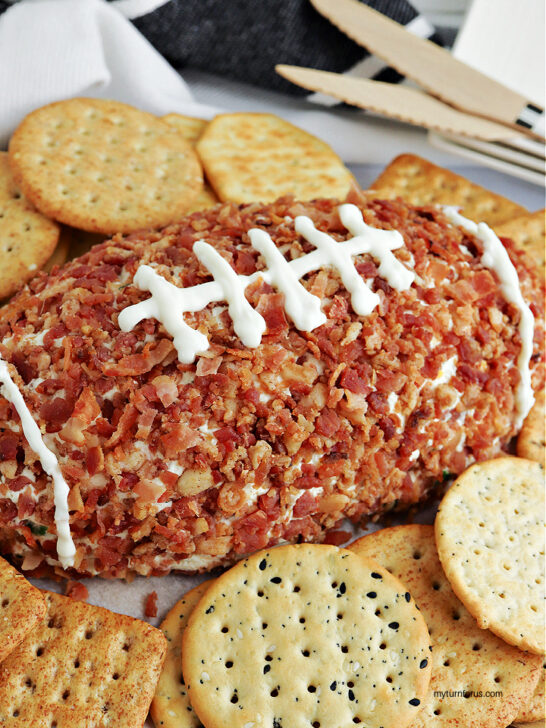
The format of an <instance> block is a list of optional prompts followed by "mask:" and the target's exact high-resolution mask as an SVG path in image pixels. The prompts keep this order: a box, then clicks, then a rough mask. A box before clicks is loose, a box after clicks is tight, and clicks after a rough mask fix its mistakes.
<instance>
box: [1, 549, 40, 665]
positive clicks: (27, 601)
mask: <svg viewBox="0 0 546 728" xmlns="http://www.w3.org/2000/svg"><path fill="white" fill-rule="evenodd" d="M45 611H46V604H45V600H44V598H43V596H42V593H41V592H40V590H39V589H36V587H34V586H32V584H30V583H29V582H28V581H27V580H26V579H25V577H24V576H23V575H22V574H20V573H19V572H18V571H17V570H16V569H14V568H13V566H10V565H9V564H8V562H7V561H4V559H2V558H0V662H2V660H4V659H5V658H6V657H7V656H8V655H9V654H10V652H12V650H14V649H15V648H16V647H17V645H18V644H19V643H20V642H22V641H23V640H24V638H25V637H26V635H27V634H28V633H29V632H30V631H31V630H32V629H33V628H34V626H35V625H36V624H37V623H38V622H39V621H40V619H42V618H43V616H44V614H45Z"/></svg>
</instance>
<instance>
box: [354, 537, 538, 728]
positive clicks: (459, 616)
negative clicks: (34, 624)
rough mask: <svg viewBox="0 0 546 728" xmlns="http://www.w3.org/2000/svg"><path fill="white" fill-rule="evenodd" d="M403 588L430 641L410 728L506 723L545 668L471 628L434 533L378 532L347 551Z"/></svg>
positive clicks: (494, 726) (482, 726)
mask: <svg viewBox="0 0 546 728" xmlns="http://www.w3.org/2000/svg"><path fill="white" fill-rule="evenodd" d="M349 549H350V550H351V551H354V552H355V553H357V554H360V555H362V556H366V557H369V558H373V559H375V560H376V561H378V562H379V563H380V564H381V565H382V566H384V567H385V568H386V569H387V570H388V571H390V573H391V574H394V576H396V577H397V578H398V579H400V580H401V581H403V582H404V583H405V584H406V586H407V587H408V589H409V590H410V592H411V594H412V596H413V598H414V599H415V601H416V603H417V604H418V605H419V608H420V610H421V614H422V615H423V617H424V619H425V622H426V623H427V627H428V630H429V634H430V637H431V640H432V657H431V659H432V677H431V681H430V686H429V689H428V694H427V696H426V697H425V699H424V700H423V706H422V710H421V712H420V713H419V715H418V716H417V717H416V718H415V720H414V721H413V722H412V724H411V726H412V728H429V727H430V728H440V727H441V726H443V727H445V728H448V727H453V728H455V726H463V725H464V726H465V728H497V726H501V725H502V726H506V725H509V724H510V723H511V721H512V720H513V719H514V718H515V716H516V715H517V714H518V713H519V712H520V711H521V709H522V708H523V706H524V705H525V704H526V702H527V700H528V699H529V695H530V694H531V692H532V691H533V689H534V687H535V685H536V684H537V681H538V679H539V674H540V672H541V663H542V660H541V658H540V657H539V656H537V655H530V654H529V653H523V652H521V650H519V649H517V648H516V647H512V646H511V645H507V644H506V643H505V642H503V641H502V640H501V639H500V638H499V637H497V636H495V635H494V634H493V633H492V632H489V631H488V630H482V629H480V628H479V627H478V626H477V625H476V621H475V619H474V618H473V617H472V615H471V614H470V613H469V612H468V611H467V610H466V609H465V607H464V606H463V605H462V604H461V602H460V601H459V599H458V598H457V597H456V595H455V594H454V592H453V590H452V589H451V587H450V585H449V582H448V580H447V578H446V576H445V574H444V572H443V570H442V566H441V564H440V561H439V559H438V554H437V551H436V543H435V541H434V528H433V527H432V526H422V525H418V524H413V525H410V526H396V527H393V528H383V529H381V530H379V531H376V532H374V533H372V534H370V535H368V536H364V537H363V538H360V539H359V540H358V541H355V542H354V543H352V544H351V545H350V546H349Z"/></svg>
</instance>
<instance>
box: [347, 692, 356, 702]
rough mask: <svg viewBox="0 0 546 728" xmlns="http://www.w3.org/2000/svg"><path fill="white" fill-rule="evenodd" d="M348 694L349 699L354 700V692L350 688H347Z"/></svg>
mask: <svg viewBox="0 0 546 728" xmlns="http://www.w3.org/2000/svg"><path fill="white" fill-rule="evenodd" d="M348 696H349V700H354V699H355V694H354V693H353V691H352V690H349V692H348Z"/></svg>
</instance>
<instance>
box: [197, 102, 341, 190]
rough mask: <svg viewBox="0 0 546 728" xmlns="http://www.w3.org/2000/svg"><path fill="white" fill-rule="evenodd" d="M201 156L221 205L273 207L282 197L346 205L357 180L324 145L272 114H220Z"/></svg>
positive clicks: (200, 143)
mask: <svg viewBox="0 0 546 728" xmlns="http://www.w3.org/2000/svg"><path fill="white" fill-rule="evenodd" d="M197 151H198V153H199V156H200V158H201V161H202V162H203V166H204V168H205V172H206V175H207V178H208V180H209V181H210V183H211V185H212V186H213V188H214V190H215V192H216V194H217V195H218V197H219V198H220V200H222V201H223V202H225V201H232V202H239V203H242V202H254V201H261V202H274V201H275V200H276V199H278V198H279V197H282V196H283V195H294V197H296V199H298V200H312V199H316V198H319V197H336V198H338V199H340V200H344V199H345V197H346V196H347V193H348V192H349V189H350V187H351V183H352V181H353V177H352V175H351V173H350V172H349V170H348V169H347V168H346V167H345V165H344V164H343V162H342V161H341V160H340V159H339V157H338V156H337V155H336V154H335V153H334V152H333V150H332V149H331V148H330V147H329V146H328V145H327V144H326V143H325V142H323V141H321V140H320V139H317V138H316V137H314V136H312V135H311V134H308V133H307V132H305V131H303V129H298V127H296V126H293V125H292V124H290V123H288V122H287V121H284V119H280V118H279V117H278V116H274V115H273V114H250V113H238V114H221V115H219V116H217V117H215V118H214V119H213V120H212V121H211V122H210V123H209V125H208V126H207V127H206V129H205V131H204V132H203V134H202V136H201V138H200V139H199V141H198V142H197Z"/></svg>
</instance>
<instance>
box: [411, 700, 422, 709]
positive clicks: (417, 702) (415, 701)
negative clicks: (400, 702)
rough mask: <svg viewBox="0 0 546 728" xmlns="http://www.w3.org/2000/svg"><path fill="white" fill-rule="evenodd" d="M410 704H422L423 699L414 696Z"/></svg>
mask: <svg viewBox="0 0 546 728" xmlns="http://www.w3.org/2000/svg"><path fill="white" fill-rule="evenodd" d="M409 704H410V705H413V706H415V707H417V706H418V705H421V701H420V700H419V698H412V699H411V700H410V701H409Z"/></svg>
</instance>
